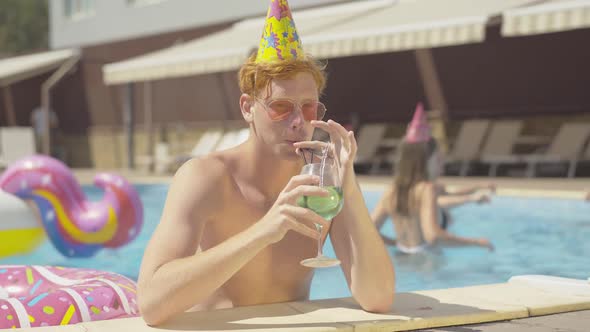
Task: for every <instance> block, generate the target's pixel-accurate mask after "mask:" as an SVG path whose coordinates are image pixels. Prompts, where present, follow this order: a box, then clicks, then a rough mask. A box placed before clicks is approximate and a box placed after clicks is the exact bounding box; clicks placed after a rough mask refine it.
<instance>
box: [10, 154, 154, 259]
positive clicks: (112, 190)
mask: <svg viewBox="0 0 590 332" xmlns="http://www.w3.org/2000/svg"><path fill="white" fill-rule="evenodd" d="M94 183H95V185H96V186H98V187H100V188H102V189H103V190H104V196H103V198H102V200H100V201H98V202H91V201H88V200H87V199H86V197H85V195H84V192H83V191H82V188H81V187H80V185H79V184H78V182H77V181H76V179H75V178H74V176H73V174H72V172H71V171H70V170H69V168H68V167H67V166H66V165H64V164H63V163H62V162H60V161H59V160H56V159H53V158H50V157H47V156H41V155H35V156H30V157H27V158H24V159H22V160H19V161H17V162H16V163H14V164H13V165H11V166H10V167H8V169H7V170H6V171H5V172H4V173H3V174H2V176H1V177H0V189H2V190H4V191H5V192H7V193H10V194H13V195H15V196H18V197H19V198H21V199H23V200H26V201H30V202H33V203H34V204H35V205H36V207H37V210H38V211H39V214H40V219H41V222H42V225H43V228H44V229H45V233H46V234H47V236H48V237H49V239H50V240H51V242H52V243H53V245H54V246H55V248H56V249H57V250H58V251H59V252H60V253H61V254H63V255H64V256H67V257H89V256H93V255H94V254H95V253H96V252H97V251H98V250H100V249H101V248H117V247H120V246H123V245H125V244H127V243H128V242H129V241H131V240H133V239H134V238H135V237H136V236H137V235H138V234H139V232H140V230H141V227H142V224H143V206H142V204H141V201H140V199H139V195H138V194H137V192H136V190H135V189H134V187H133V186H132V185H131V184H130V183H129V182H127V181H126V180H125V179H124V178H123V177H121V176H119V175H116V174H109V173H100V174H97V175H96V176H95V178H94ZM2 231H3V229H2V222H1V221H0V233H2ZM0 235H1V234H0ZM15 236H20V237H27V236H30V235H29V233H26V232H20V233H16V232H13V233H12V234H11V235H10V237H11V238H12V239H14V237H15ZM25 240H28V239H17V240H15V241H17V242H18V243H24V242H27V241H25ZM29 242H30V241H29ZM37 242H38V241H37ZM13 254H14V253H13ZM1 256H2V250H0V257H1Z"/></svg>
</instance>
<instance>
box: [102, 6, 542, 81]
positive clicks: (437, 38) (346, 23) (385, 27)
mask: <svg viewBox="0 0 590 332" xmlns="http://www.w3.org/2000/svg"><path fill="white" fill-rule="evenodd" d="M532 1H534V0H493V1H474V0H444V1H442V0H399V1H395V0H390V1H387V0H379V1H377V0H373V1H359V2H352V3H347V4H340V5H333V6H326V7H322V8H317V9H308V10H302V11H295V12H294V13H293V17H294V19H295V21H296V22H297V29H298V30H299V34H300V35H301V39H302V41H303V48H304V49H305V51H306V52H309V53H311V54H313V55H314V56H315V57H318V58H336V57H344V56H351V55H362V54H373V53H383V52H393V51H400V50H408V49H416V48H427V47H439V46H449V45H459V44H466V43H473V42H481V41H483V39H484V38H485V27H486V24H488V22H489V20H490V18H491V17H493V16H498V17H499V16H500V14H501V13H502V12H503V11H505V10H506V9H509V8H513V7H515V6H520V5H523V4H526V3H530V2H532ZM263 22H264V18H259V19H251V20H245V21H242V22H240V23H237V24H235V25H234V26H232V27H231V28H229V29H227V30H224V31H221V32H218V33H215V34H211V35H209V36H206V37H203V38H200V39H197V40H194V41H191V42H188V43H186V44H184V45H180V46H176V47H172V48H168V49H164V50H161V51H158V52H154V53H150V54H146V55H143V56H140V57H137V58H133V59H129V60H125V61H121V62H117V63H113V64H108V65H105V66H104V67H103V73H104V81H105V83H106V84H121V83H128V82H138V81H149V80H157V79H164V78H172V77H182V76H190V75H196V74H207V73H215V72H221V71H229V70H235V69H237V68H239V67H240V65H241V64H242V63H243V62H244V60H245V59H246V57H247V55H248V54H249V53H250V52H251V51H252V50H254V49H255V48H256V47H257V46H258V39H259V38H260V34H261V31H262V26H263Z"/></svg>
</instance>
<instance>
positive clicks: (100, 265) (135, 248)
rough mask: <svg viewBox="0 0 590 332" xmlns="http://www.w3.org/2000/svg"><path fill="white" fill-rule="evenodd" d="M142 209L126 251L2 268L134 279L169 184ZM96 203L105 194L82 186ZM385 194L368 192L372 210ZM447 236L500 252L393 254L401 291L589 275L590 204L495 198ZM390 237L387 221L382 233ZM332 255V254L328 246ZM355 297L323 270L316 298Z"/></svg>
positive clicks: (147, 188) (469, 210) (148, 195)
mask: <svg viewBox="0 0 590 332" xmlns="http://www.w3.org/2000/svg"><path fill="white" fill-rule="evenodd" d="M136 188H137V190H138V192H139V194H140V196H141V198H142V201H143V204H144V207H145V224H144V227H143V229H142V231H141V233H140V235H139V237H138V238H137V239H136V240H135V241H133V242H132V243H130V244H129V245H127V246H126V247H124V248H121V249H118V250H102V251H101V252H99V253H98V254H97V255H96V256H95V257H93V258H91V259H82V258H70V259H67V258H65V257H63V256H61V255H60V254H59V253H58V252H57V250H56V249H54V248H53V246H52V245H51V244H50V243H49V242H45V243H44V244H43V245H41V246H40V247H39V248H37V249H36V250H35V251H34V252H32V253H31V254H29V255H27V256H20V257H10V258H7V259H3V260H0V264H37V265H60V266H74V267H87V268H94V269H100V270H108V271H113V272H117V273H121V274H124V275H126V276H129V277H131V278H134V279H136V278H137V273H138V270H139V265H140V263H141V258H142V255H143V250H144V248H145V245H146V243H147V241H148V240H149V238H150V236H151V234H152V232H153V230H154V228H155V227H156V225H157V223H158V222H159V218H160V213H161V211H162V208H163V206H164V200H165V197H166V193H167V189H168V187H167V185H137V186H136ZM84 192H85V193H86V194H87V195H88V197H89V198H90V199H91V200H98V199H99V198H100V197H101V196H102V192H101V190H100V189H98V188H95V187H92V186H85V187H84ZM380 194H381V193H380V192H377V191H366V192H364V196H365V200H366V202H367V205H368V207H369V209H372V208H373V207H374V205H375V204H376V203H377V199H378V198H379V196H380ZM452 215H453V218H454V223H453V224H452V225H451V227H450V230H451V231H452V232H454V233H456V234H458V235H463V236H477V237H482V236H485V237H488V238H489V239H490V240H491V241H492V242H493V243H494V245H495V246H496V251H495V252H493V253H490V252H488V251H486V250H483V249H479V248H449V249H445V250H444V251H442V252H440V253H432V254H426V255H414V256H406V255H399V254H397V253H396V250H395V249H394V248H388V249H389V252H390V254H391V256H392V259H393V261H394V265H395V268H396V290H397V291H401V292H405V291H413V290H425V289H438V288H450V287H461V286H468V285H476V284H487V283H497V282H505V281H506V280H508V278H509V277H510V276H513V275H519V274H547V275H556V276H562V277H570V278H578V279H586V278H588V277H589V276H590V241H589V239H590V204H588V203H586V202H582V201H575V200H566V199H547V198H516V197H494V198H493V200H492V203H491V204H489V205H482V206H476V205H467V206H464V207H460V208H457V209H455V210H453V211H452ZM382 233H383V234H385V235H389V236H392V235H393V227H392V225H391V223H390V222H387V223H386V224H385V226H384V227H383V229H382ZM325 253H326V254H327V255H334V251H333V249H332V247H331V245H329V244H327V245H326V248H325ZM346 296H350V292H349V290H348V288H347V285H346V281H345V279H344V275H343V274H342V272H341V271H340V269H339V268H329V269H318V270H317V271H316V276H315V277H314V279H313V282H312V290H311V298H312V299H323V298H334V297H346Z"/></svg>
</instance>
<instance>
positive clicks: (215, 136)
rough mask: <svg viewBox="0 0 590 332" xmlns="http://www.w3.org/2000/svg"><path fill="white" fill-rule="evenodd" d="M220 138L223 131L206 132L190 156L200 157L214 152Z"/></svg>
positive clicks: (212, 130) (211, 130) (210, 130)
mask: <svg viewBox="0 0 590 332" xmlns="http://www.w3.org/2000/svg"><path fill="white" fill-rule="evenodd" d="M222 136H223V130H221V129H209V130H207V131H206V132H205V133H203V135H202V136H201V138H199V141H198V142H197V144H195V146H194V147H193V149H192V150H191V153H190V156H191V157H200V156H204V155H207V154H209V153H211V152H213V151H215V148H216V147H217V145H218V144H219V141H220V140H221V137H222Z"/></svg>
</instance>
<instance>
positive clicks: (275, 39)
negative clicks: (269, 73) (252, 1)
mask: <svg viewBox="0 0 590 332" xmlns="http://www.w3.org/2000/svg"><path fill="white" fill-rule="evenodd" d="M304 57H305V54H304V53H303V48H302V47H301V41H300V40H299V35H298V34H297V29H296V28H295V21H293V17H292V16H291V9H289V4H288V3H287V0H270V6H269V7H268V13H267V14H266V22H265V24H264V30H263V31H262V38H261V39H260V46H259V47H258V54H257V55H256V63H262V62H266V63H268V62H276V61H284V60H295V59H302V58H304Z"/></svg>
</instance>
